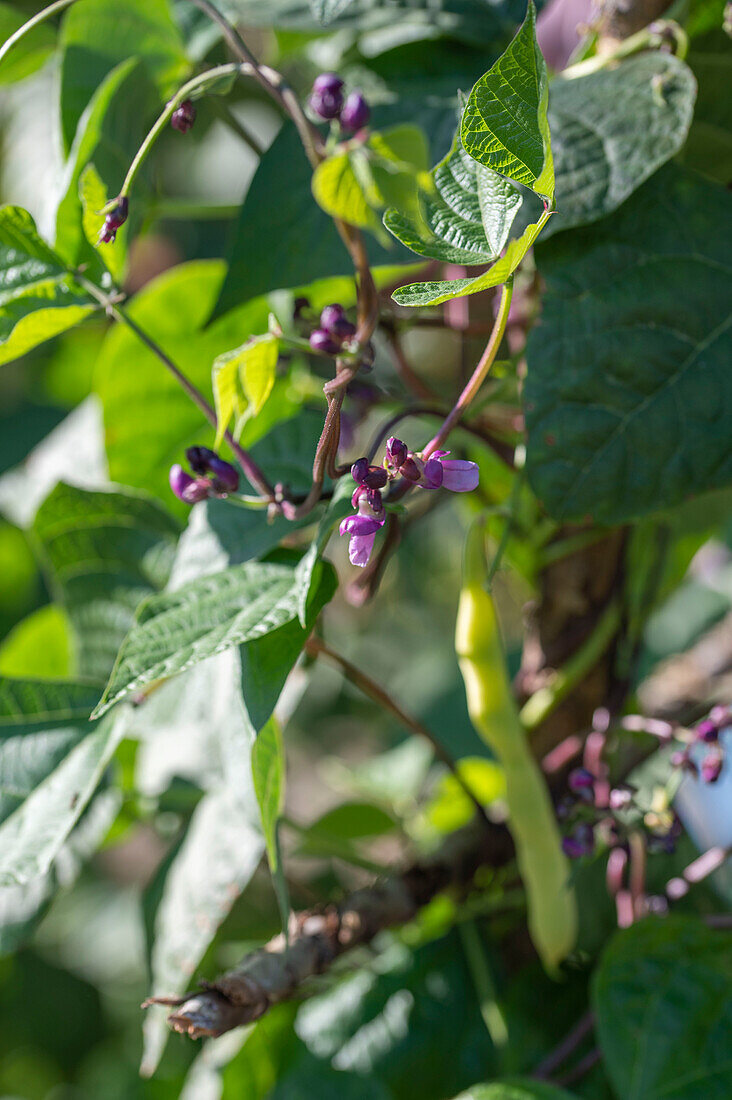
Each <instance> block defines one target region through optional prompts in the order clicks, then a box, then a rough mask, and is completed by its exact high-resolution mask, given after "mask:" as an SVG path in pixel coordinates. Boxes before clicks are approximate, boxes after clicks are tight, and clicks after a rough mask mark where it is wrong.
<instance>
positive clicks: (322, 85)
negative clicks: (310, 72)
mask: <svg viewBox="0 0 732 1100" xmlns="http://www.w3.org/2000/svg"><path fill="white" fill-rule="evenodd" d="M310 109H311V111H312V112H313V114H315V115H317V117H318V118H322V119H323V121H324V122H332V121H333V120H334V119H336V118H337V119H338V121H339V122H340V124H341V128H342V129H343V130H345V131H346V132H347V133H349V134H352V133H355V131H356V130H361V129H363V127H364V126H366V124H367V123H368V121H369V118H370V117H371V109H370V107H369V105H368V103H367V102H366V100H365V99H364V97H363V95H362V94H361V92H359V91H355V92H351V94H350V95H349V96H348V97H347V98H346V100H345V102H344V99H343V81H342V80H341V78H340V77H339V76H338V75H337V74H336V73H321V74H320V76H318V77H316V78H315V82H314V84H313V90H312V92H311V94H310Z"/></svg>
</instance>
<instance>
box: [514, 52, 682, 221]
mask: <svg viewBox="0 0 732 1100" xmlns="http://www.w3.org/2000/svg"><path fill="white" fill-rule="evenodd" d="M695 96H696V83H695V81H694V77H693V75H692V73H691V71H690V70H689V68H688V66H686V65H685V64H684V62H683V61H680V60H679V59H678V57H674V56H673V55H671V54H665V53H645V54H640V55H639V56H638V57H631V58H628V59H627V60H626V61H624V62H623V63H622V64H621V65H618V66H617V67H616V68H612V69H610V68H609V69H603V70H601V71H600V72H597V73H591V74H589V75H587V76H583V77H578V78H577V79H575V80H564V79H562V78H557V79H556V80H554V81H553V82H552V84H551V87H550V89H549V126H550V129H551V135H552V152H553V154H554V173H555V177H556V202H557V213H556V215H555V216H554V217H553V218H552V219H551V221H550V222H549V225H548V226H547V231H546V233H545V237H549V236H551V234H552V233H557V232H559V231H560V230H562V229H568V228H569V227H570V226H574V225H585V224H587V223H589V222H594V221H597V220H598V219H599V218H602V217H604V216H605V215H606V214H610V213H611V212H612V211H613V210H615V209H617V207H618V206H620V204H621V203H622V202H624V201H625V200H626V199H627V198H628V196H629V195H631V194H632V193H633V191H635V190H636V189H637V188H638V187H640V186H641V184H642V183H643V182H644V181H645V180H647V179H648V177H649V176H651V175H652V174H653V173H654V172H655V171H656V169H657V168H660V166H661V165H662V164H664V163H665V162H666V161H667V160H669V159H670V158H671V157H672V156H674V154H675V153H677V152H678V151H679V149H681V147H682V146H683V144H684V142H685V140H686V135H687V133H688V130H689V124H690V123H691V118H692V114H693V111H694V99H695ZM535 205H538V204H535Z"/></svg>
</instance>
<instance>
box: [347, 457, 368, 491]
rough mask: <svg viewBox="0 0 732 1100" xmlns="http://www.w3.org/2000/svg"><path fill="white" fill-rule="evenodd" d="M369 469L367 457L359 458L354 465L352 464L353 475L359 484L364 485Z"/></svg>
mask: <svg viewBox="0 0 732 1100" xmlns="http://www.w3.org/2000/svg"><path fill="white" fill-rule="evenodd" d="M369 469H370V466H369V460H368V459H367V458H357V459H356V461H355V462H354V464H353V466H351V477H352V478H353V480H354V481H355V482H356V483H357V484H358V485H363V484H364V482H365V481H366V478H367V477H368V475H369Z"/></svg>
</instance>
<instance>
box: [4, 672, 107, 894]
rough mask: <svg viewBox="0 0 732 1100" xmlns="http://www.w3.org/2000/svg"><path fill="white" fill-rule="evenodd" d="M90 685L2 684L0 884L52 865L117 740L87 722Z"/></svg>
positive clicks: (14, 881) (31, 875) (41, 872)
mask: <svg viewBox="0 0 732 1100" xmlns="http://www.w3.org/2000/svg"><path fill="white" fill-rule="evenodd" d="M95 694H96V692H95V690H94V687H93V686H91V687H90V686H89V685H88V684H76V683H60V682H59V683H51V682H48V681H41V680H39V681H30V680H8V679H0V775H1V776H2V785H1V786H0V886H9V885H14V884H24V883H28V882H30V881H31V880H32V879H35V878H37V877H38V876H40V875H44V874H45V873H46V872H47V871H48V869H49V868H50V866H51V864H52V862H53V860H54V858H55V857H56V855H57V853H58V851H59V850H60V848H61V846H62V845H63V843H64V841H65V840H66V837H67V836H68V834H69V833H70V832H71V830H72V828H73V827H74V825H75V824H76V822H77V821H78V819H79V817H80V815H81V813H82V811H83V809H84V807H85V806H86V804H87V802H88V801H89V799H90V798H91V796H92V795H93V793H94V791H95V790H96V787H97V785H98V783H99V780H100V778H101V776H102V773H103V771H104V768H105V767H106V764H107V762H108V761H109V759H110V757H111V755H112V753H113V752H114V749H115V747H116V745H117V742H118V740H119V737H120V736H121V729H120V727H119V724H118V723H116V722H115V721H113V720H110V719H107V720H105V721H104V722H101V723H98V724H97V725H89V721H88V719H89V713H90V710H91V706H92V702H93V696H94V695H95Z"/></svg>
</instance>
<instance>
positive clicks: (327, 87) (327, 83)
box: [313, 73, 343, 95]
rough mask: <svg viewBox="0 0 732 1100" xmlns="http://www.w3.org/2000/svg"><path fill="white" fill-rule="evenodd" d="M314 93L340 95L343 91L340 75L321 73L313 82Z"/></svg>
mask: <svg viewBox="0 0 732 1100" xmlns="http://www.w3.org/2000/svg"><path fill="white" fill-rule="evenodd" d="M313 91H314V92H320V93H321V94H325V93H328V94H329V95H338V93H339V92H342V91H343V81H342V80H341V78H340V77H339V76H338V73H321V74H320V76H316V78H315V80H314V81H313Z"/></svg>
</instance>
